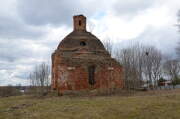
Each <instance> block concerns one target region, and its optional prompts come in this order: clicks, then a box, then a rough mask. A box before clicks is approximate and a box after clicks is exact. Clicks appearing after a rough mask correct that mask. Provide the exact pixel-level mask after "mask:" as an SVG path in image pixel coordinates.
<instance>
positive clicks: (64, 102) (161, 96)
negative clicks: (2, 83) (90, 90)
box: [0, 90, 180, 119]
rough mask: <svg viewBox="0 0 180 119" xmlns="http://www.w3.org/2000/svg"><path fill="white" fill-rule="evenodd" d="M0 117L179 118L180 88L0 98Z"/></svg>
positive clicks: (46, 118) (72, 118) (1, 118)
mask: <svg viewBox="0 0 180 119" xmlns="http://www.w3.org/2000/svg"><path fill="white" fill-rule="evenodd" d="M148 94H149V95H148ZM0 119H180V91H177V90H176V91H169V92H166V93H164V92H163V91H162V92H160V93H158V94H152V93H149V92H147V94H146V95H144V96H142V94H140V95H139V94H138V95H135V96H128V97H127V96H96V97H95V96H94V97H82V96H81V97H67V96H63V97H46V98H44V99H40V98H32V97H30V96H17V97H7V98H0Z"/></svg>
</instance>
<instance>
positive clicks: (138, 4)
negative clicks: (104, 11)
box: [113, 0, 155, 16]
mask: <svg viewBox="0 0 180 119" xmlns="http://www.w3.org/2000/svg"><path fill="white" fill-rule="evenodd" d="M154 3H155V0H125V1H124V0H117V1H116V2H115V3H114V5H113V10H114V12H115V13H116V14H117V15H123V16H134V15H137V14H138V13H139V12H142V11H144V10H146V9H148V8H150V7H152V6H153V5H154Z"/></svg>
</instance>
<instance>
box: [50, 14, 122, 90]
mask: <svg viewBox="0 0 180 119" xmlns="http://www.w3.org/2000/svg"><path fill="white" fill-rule="evenodd" d="M78 20H81V23H80V24H79V23H78ZM79 25H83V26H82V27H81V26H79ZM85 27H86V18H85V17H84V16H82V15H79V16H74V31H73V32H72V33H70V34H69V35H68V36H67V37H65V38H64V39H63V40H62V42H61V43H60V44H59V46H58V48H57V50H56V51H55V52H54V53H53V54H52V88H53V89H56V90H58V91H59V92H60V93H63V92H64V91H66V90H83V89H95V88H123V80H122V75H123V73H122V67H121V66H120V65H119V63H118V62H116V61H115V60H114V59H113V58H111V57H110V55H109V53H108V52H107V51H106V50H105V48H104V46H103V44H102V43H101V42H100V40H99V39H98V38H97V37H95V36H94V35H92V34H91V33H89V32H87V31H86V28H85ZM82 41H83V43H82ZM92 67H93V68H92Z"/></svg>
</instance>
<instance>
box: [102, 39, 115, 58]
mask: <svg viewBox="0 0 180 119" xmlns="http://www.w3.org/2000/svg"><path fill="white" fill-rule="evenodd" d="M103 44H104V47H105V48H106V50H107V51H108V52H109V54H110V55H112V52H113V43H112V41H111V39H110V38H107V39H105V40H104V41H103Z"/></svg>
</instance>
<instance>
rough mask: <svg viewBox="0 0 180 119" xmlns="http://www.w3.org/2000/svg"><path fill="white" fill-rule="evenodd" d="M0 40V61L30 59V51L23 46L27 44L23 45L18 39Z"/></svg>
mask: <svg viewBox="0 0 180 119" xmlns="http://www.w3.org/2000/svg"><path fill="white" fill-rule="evenodd" d="M2 40H4V39H1V40H0V60H1V61H8V62H14V61H16V60H18V59H21V58H29V57H32V51H31V49H27V48H26V47H25V46H26V45H29V44H23V42H22V41H21V40H19V39H10V40H4V41H2Z"/></svg>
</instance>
